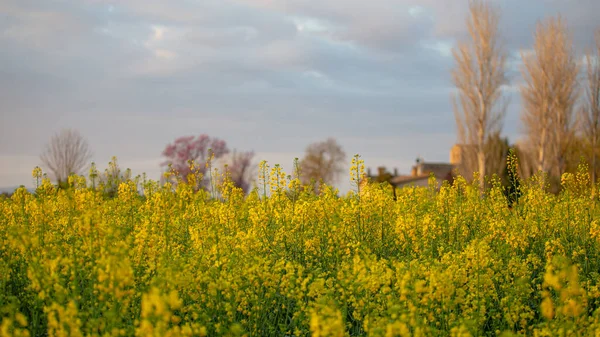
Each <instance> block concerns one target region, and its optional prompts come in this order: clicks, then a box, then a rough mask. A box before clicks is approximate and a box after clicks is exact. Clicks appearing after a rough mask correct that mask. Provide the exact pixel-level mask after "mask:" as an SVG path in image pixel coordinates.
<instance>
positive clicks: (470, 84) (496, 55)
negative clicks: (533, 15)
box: [452, 0, 507, 188]
mask: <svg viewBox="0 0 600 337" xmlns="http://www.w3.org/2000/svg"><path fill="white" fill-rule="evenodd" d="M499 18H500V15H499V12H498V10H497V9H496V8H493V7H491V6H490V5H489V4H488V3H486V2H483V1H479V0H474V1H471V2H470V3H469V16H468V17H467V20H466V23H467V28H468V32H469V39H468V41H463V42H461V43H459V44H458V46H457V47H456V48H455V49H454V50H453V51H452V53H453V55H454V60H455V61H456V66H455V68H454V70H453V71H452V81H453V83H454V85H455V86H456V88H457V89H458V94H457V95H456V96H457V97H454V99H453V103H454V115H455V118H456V125H457V128H458V135H459V141H460V142H461V143H463V144H466V145H470V148H471V149H472V150H473V151H474V153H473V155H469V154H467V153H465V155H466V156H465V157H466V158H465V159H468V158H469V157H474V158H473V159H475V158H476V160H474V161H467V160H465V161H464V163H466V164H468V163H469V162H473V164H470V165H472V166H473V167H471V168H470V169H469V171H471V172H472V171H475V168H476V169H477V170H478V171H479V173H480V177H479V182H480V186H481V187H482V188H483V187H484V182H485V174H486V142H487V139H488V137H489V135H490V134H491V133H494V132H497V131H499V130H500V129H501V127H502V121H503V119H504V114H505V109H504V106H499V104H498V103H499V102H500V101H501V98H502V85H504V84H505V83H507V79H506V53H505V51H504V48H503V47H502V45H501V43H500V37H499V31H498V23H499ZM457 98H458V102H457ZM475 163H476V165H474V164H475Z"/></svg>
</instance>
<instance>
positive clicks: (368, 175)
mask: <svg viewBox="0 0 600 337" xmlns="http://www.w3.org/2000/svg"><path fill="white" fill-rule="evenodd" d="M367 177H369V178H370V177H371V168H370V167H367Z"/></svg>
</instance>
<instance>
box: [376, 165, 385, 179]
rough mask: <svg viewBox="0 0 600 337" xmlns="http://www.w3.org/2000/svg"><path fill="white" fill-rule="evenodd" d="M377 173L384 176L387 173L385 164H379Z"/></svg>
mask: <svg viewBox="0 0 600 337" xmlns="http://www.w3.org/2000/svg"><path fill="white" fill-rule="evenodd" d="M377 174H378V175H379V176H380V177H383V175H385V166H379V167H378V168H377Z"/></svg>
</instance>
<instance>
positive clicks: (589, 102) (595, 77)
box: [581, 29, 600, 184]
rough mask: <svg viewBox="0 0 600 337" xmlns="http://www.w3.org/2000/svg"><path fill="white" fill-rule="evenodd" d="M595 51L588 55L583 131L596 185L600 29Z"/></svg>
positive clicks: (598, 131) (599, 119)
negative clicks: (587, 143)
mask: <svg viewBox="0 0 600 337" xmlns="http://www.w3.org/2000/svg"><path fill="white" fill-rule="evenodd" d="M594 42H595V46H594V49H593V50H592V51H590V52H588V53H587V55H586V63H587V68H586V80H587V83H586V88H585V89H586V90H585V97H584V104H583V108H582V114H581V116H582V117H583V118H582V122H583V123H582V131H583V134H584V135H585V138H587V139H588V140H589V142H590V147H591V152H592V153H591V157H592V158H591V159H592V160H591V161H592V182H593V183H594V184H595V183H596V179H597V177H596V171H597V169H596V166H597V154H598V146H599V145H600V29H598V30H597V31H596V34H595V39H594Z"/></svg>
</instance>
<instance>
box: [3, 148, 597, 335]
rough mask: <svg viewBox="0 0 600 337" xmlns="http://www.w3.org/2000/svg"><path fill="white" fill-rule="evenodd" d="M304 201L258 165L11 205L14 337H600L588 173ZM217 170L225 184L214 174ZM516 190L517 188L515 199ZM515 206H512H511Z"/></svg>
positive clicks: (7, 282) (306, 195) (305, 194)
mask: <svg viewBox="0 0 600 337" xmlns="http://www.w3.org/2000/svg"><path fill="white" fill-rule="evenodd" d="M350 173H351V179H352V181H353V182H354V186H355V190H354V191H352V192H350V193H348V194H347V195H345V196H340V195H339V193H338V191H337V190H335V189H334V188H331V187H328V186H319V187H318V188H317V189H315V188H314V187H312V186H311V187H309V188H306V187H304V186H302V184H301V183H300V181H301V180H300V179H299V177H298V174H294V175H293V176H290V175H286V174H285V172H283V169H282V168H281V167H280V166H278V165H275V166H273V167H272V168H270V167H269V165H267V163H266V162H263V163H261V165H260V170H259V184H258V187H257V188H256V189H255V190H254V191H252V192H251V193H250V194H249V195H244V193H243V192H242V191H241V190H239V189H237V188H236V187H235V186H234V185H233V184H232V183H231V182H230V181H228V180H227V179H226V178H224V179H215V181H217V182H218V183H215V184H211V188H213V190H211V191H205V190H202V189H200V190H199V189H198V188H197V186H195V185H196V182H195V180H194V179H190V180H189V182H188V183H186V182H183V181H179V183H177V184H171V183H168V184H165V185H164V186H160V184H158V183H157V182H152V181H142V180H140V179H133V180H130V179H126V180H125V181H123V182H121V183H120V184H119V185H118V186H117V188H116V189H115V191H116V192H115V193H114V194H111V195H107V194H106V193H104V192H103V191H104V190H102V188H100V187H98V186H96V184H94V183H89V182H88V181H87V180H86V178H84V177H77V176H73V177H71V179H69V186H67V187H64V186H63V188H57V187H55V186H53V185H52V184H51V183H50V181H49V180H48V179H47V178H45V176H43V173H42V172H41V170H39V168H36V169H35V170H34V172H33V177H34V179H35V181H36V190H35V192H34V193H30V192H28V191H27V190H25V189H19V190H17V191H16V193H14V195H12V196H11V197H10V198H1V199H0V289H2V291H0V336H90V337H91V336H288V337H291V336H296V337H300V336H517V335H525V336H592V335H598V334H600V311H599V310H598V309H599V308H600V225H599V224H600V203H599V201H598V199H597V198H596V197H595V196H594V195H593V194H592V190H593V189H592V186H591V183H590V181H589V177H588V176H587V174H585V173H584V170H580V172H579V173H576V174H565V175H564V176H563V178H562V184H563V190H562V192H561V193H560V194H558V195H554V194H550V193H548V192H547V191H546V187H545V184H544V183H543V179H544V178H543V176H541V175H540V176H536V177H534V178H532V179H531V180H528V181H519V187H518V198H517V197H515V196H514V195H512V196H511V197H510V198H511V199H510V200H509V196H508V195H507V193H506V189H505V188H504V187H502V186H501V185H500V184H499V183H492V184H491V187H490V188H489V189H487V190H486V191H484V192H482V191H481V190H480V188H479V186H478V185H477V184H471V183H468V182H467V180H465V179H463V178H460V177H458V178H457V179H455V180H454V182H453V184H448V183H445V184H442V186H441V187H440V188H438V187H437V186H438V184H437V183H436V182H435V181H433V180H432V181H431V182H430V185H429V187H422V188H413V187H407V188H403V189H400V190H397V191H396V193H395V195H393V194H392V193H391V189H390V187H389V185H384V184H381V185H380V184H373V183H368V182H367V181H366V180H365V179H366V176H365V175H364V164H363V162H362V160H361V159H360V157H359V156H355V157H354V159H353V161H352V168H351V172H350ZM218 174H219V173H218V172H217V171H214V173H211V175H212V176H217V175H218ZM513 191H517V189H513ZM515 195H516V194H515Z"/></svg>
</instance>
